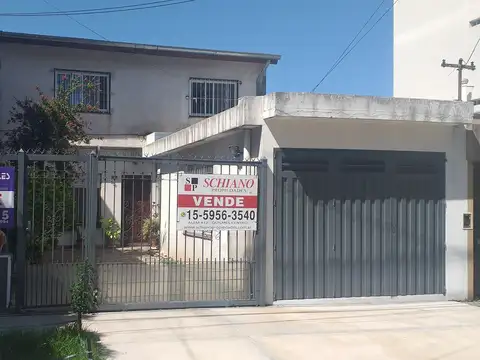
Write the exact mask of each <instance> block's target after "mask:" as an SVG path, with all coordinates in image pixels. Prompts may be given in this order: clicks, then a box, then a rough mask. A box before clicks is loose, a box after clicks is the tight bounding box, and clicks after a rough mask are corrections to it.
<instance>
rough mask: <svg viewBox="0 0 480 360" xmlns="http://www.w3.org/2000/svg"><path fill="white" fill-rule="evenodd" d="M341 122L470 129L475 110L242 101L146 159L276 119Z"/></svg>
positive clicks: (146, 150)
mask: <svg viewBox="0 0 480 360" xmlns="http://www.w3.org/2000/svg"><path fill="white" fill-rule="evenodd" d="M282 118H283V119H291V120H297V121H302V119H310V120H313V119H319V120H321V119H330V120H332V119H338V121H342V120H350V121H352V120H358V121H368V122H370V121H381V122H392V121H394V122H421V123H439V124H445V125H460V124H463V125H471V124H472V121H473V104H472V103H467V102H457V101H437V100H424V99H403V98H382V97H373V96H351V95H328V94H314V93H279V92H277V93H271V94H268V95H265V96H256V97H244V98H241V99H240V100H239V102H238V105H237V106H235V107H233V108H231V109H229V110H226V111H224V112H222V113H220V114H217V115H215V116H212V117H210V118H207V119H205V120H202V121H200V122H198V123H196V124H194V125H191V126H189V127H187V128H185V129H182V130H180V131H177V132H175V133H172V134H170V135H168V136H166V137H163V138H161V139H158V140H156V141H154V142H152V143H149V144H147V145H145V146H144V147H143V154H144V156H157V155H161V154H168V153H170V152H173V151H176V150H180V149H182V148H185V147H188V146H195V144H197V143H200V142H205V141H211V140H215V139H218V138H219V137H222V136H225V135H226V134H228V133H230V132H232V131H235V130H237V129H240V128H253V127H258V126H261V125H263V124H264V123H265V121H268V120H273V119H282Z"/></svg>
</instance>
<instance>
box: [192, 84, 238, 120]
mask: <svg viewBox="0 0 480 360" xmlns="http://www.w3.org/2000/svg"><path fill="white" fill-rule="evenodd" d="M238 85H239V81H237V80H214V79H197V78H195V79H190V97H189V99H190V116H199V117H205V116H212V115H215V114H218V113H221V112H222V111H225V110H227V109H230V108H232V107H234V106H235V105H237V103H238Z"/></svg>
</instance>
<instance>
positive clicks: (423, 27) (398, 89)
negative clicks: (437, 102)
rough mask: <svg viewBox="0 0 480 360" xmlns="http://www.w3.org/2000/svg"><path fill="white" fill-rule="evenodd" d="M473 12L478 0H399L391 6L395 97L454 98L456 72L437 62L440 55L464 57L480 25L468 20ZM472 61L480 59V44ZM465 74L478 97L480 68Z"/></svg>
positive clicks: (479, 8) (479, 13) (478, 11)
mask: <svg viewBox="0 0 480 360" xmlns="http://www.w3.org/2000/svg"><path fill="white" fill-rule="evenodd" d="M477 17H480V1H478V0H421V1H418V0H402V1H399V2H398V3H397V4H396V5H395V8H394V91H393V94H394V96H395V97H414V98H427V99H442V100H453V99H456V98H457V72H453V73H452V70H453V69H451V68H442V67H441V66H440V64H441V62H442V59H445V60H447V62H449V63H456V62H458V59H459V58H463V59H464V60H465V61H466V60H467V59H468V57H469V55H470V53H471V51H472V49H473V47H474V45H475V43H476V42H477V40H478V39H479V38H480V26H477V27H474V28H472V27H470V25H469V21H470V20H473V19H475V18H477ZM471 61H476V62H477V64H480V46H479V48H477V52H476V53H475V55H474V56H473V57H472V59H471ZM464 78H467V79H468V80H469V85H473V86H475V88H473V97H474V98H480V71H478V69H477V71H468V70H465V72H464ZM469 90H470V91H472V89H469ZM464 100H465V97H464Z"/></svg>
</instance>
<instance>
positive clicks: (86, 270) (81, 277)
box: [71, 260, 98, 330]
mask: <svg viewBox="0 0 480 360" xmlns="http://www.w3.org/2000/svg"><path fill="white" fill-rule="evenodd" d="M96 286H97V277H96V272H95V268H94V267H93V265H92V264H91V263H90V262H89V261H88V260H85V261H84V262H83V263H80V264H78V265H77V275H76V279H75V281H74V282H73V284H72V287H71V294H72V311H73V312H74V313H75V314H77V327H78V330H81V329H82V316H83V315H85V314H90V313H92V312H93V311H95V309H96V307H97V304H98V291H97V288H96Z"/></svg>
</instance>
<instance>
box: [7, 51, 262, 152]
mask: <svg viewBox="0 0 480 360" xmlns="http://www.w3.org/2000/svg"><path fill="white" fill-rule="evenodd" d="M0 62H1V68H0V90H1V100H0V118H1V119H7V118H8V113H9V111H10V110H11V108H12V106H13V105H14V101H15V99H16V98H17V99H23V98H25V97H32V98H36V97H38V94H37V91H36V89H35V87H36V86H38V87H39V88H40V89H41V90H42V91H44V92H45V93H46V94H47V95H49V96H53V94H54V84H55V74H54V70H55V69H67V70H75V71H91V72H102V73H109V74H110V79H111V84H110V91H111V97H110V99H111V100H110V103H111V112H110V113H107V114H85V115H84V116H83V118H84V120H86V121H88V122H89V123H90V130H89V131H90V132H91V133H92V134H95V135H101V136H103V137H105V141H103V142H102V145H103V146H109V141H107V140H108V139H109V137H111V136H113V137H114V139H112V145H113V146H115V144H113V143H115V141H116V139H115V137H117V138H118V136H122V135H123V137H125V136H128V137H131V138H135V136H145V135H146V134H149V133H152V132H173V131H176V130H179V129H181V128H183V127H185V126H188V125H191V124H193V123H195V122H197V121H199V120H201V119H202V118H198V117H191V116H189V95H190V94H189V79H190V78H205V79H219V80H222V79H225V80H238V81H239V87H238V95H239V96H240V97H242V96H248V95H256V81H257V78H258V76H259V74H260V73H261V72H262V70H263V68H264V67H265V65H264V64H258V63H245V62H243V63H242V62H232V61H220V60H200V59H182V58H174V57H162V56H151V55H140V54H124V53H112V52H105V51H92V50H89V51H86V50H79V49H68V48H58V47H48V46H31V45H25V44H9V43H8V44H5V43H0ZM2 126H4V124H2ZM117 145H118V144H117ZM126 145H127V146H128V143H124V144H123V145H122V147H126ZM137 146H138V145H137Z"/></svg>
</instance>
